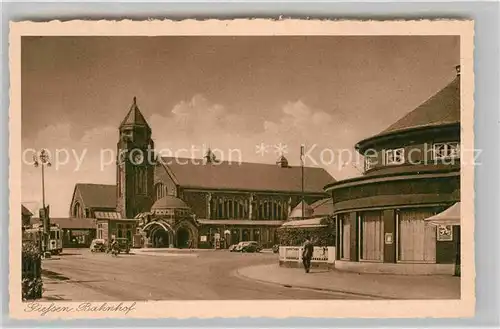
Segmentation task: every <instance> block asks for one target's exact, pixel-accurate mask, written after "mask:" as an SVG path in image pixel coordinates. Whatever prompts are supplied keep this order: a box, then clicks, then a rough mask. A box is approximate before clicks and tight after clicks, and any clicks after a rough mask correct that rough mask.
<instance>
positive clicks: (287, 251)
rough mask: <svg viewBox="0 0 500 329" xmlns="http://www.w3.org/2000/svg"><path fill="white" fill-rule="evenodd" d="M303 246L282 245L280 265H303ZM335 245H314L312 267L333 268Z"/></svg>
mask: <svg viewBox="0 0 500 329" xmlns="http://www.w3.org/2000/svg"><path fill="white" fill-rule="evenodd" d="M302 249H303V248H302V247H284V246H282V247H280V249H279V265H280V266H283V267H302V266H303V265H302ZM334 265H335V247H314V251H313V256H312V259H311V267H312V268H329V269H331V268H333V267H334Z"/></svg>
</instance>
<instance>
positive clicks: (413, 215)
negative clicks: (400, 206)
mask: <svg viewBox="0 0 500 329" xmlns="http://www.w3.org/2000/svg"><path fill="white" fill-rule="evenodd" d="M434 214H435V213H434V212H433V211H429V210H404V211H400V212H399V213H398V214H397V231H398V260H399V261H402V262H422V263H435V262H436V227H435V226H433V225H431V224H429V223H427V222H426V221H425V218H428V217H431V216H433V215H434Z"/></svg>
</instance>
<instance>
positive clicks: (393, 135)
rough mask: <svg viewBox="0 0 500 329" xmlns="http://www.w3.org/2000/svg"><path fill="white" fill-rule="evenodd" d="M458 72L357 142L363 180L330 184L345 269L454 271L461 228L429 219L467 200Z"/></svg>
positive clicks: (339, 264)
mask: <svg viewBox="0 0 500 329" xmlns="http://www.w3.org/2000/svg"><path fill="white" fill-rule="evenodd" d="M457 69H458V70H457V71H458V74H457V76H456V78H455V79H454V80H453V81H452V82H451V83H449V84H448V85H447V86H446V87H445V88H443V89H442V90H440V91H439V92H438V93H437V94H435V95H434V96H432V97H431V98H430V99H429V100H427V101H426V102H424V103H423V104H422V105H420V106H419V107H417V108H416V109H415V110H413V111H412V112H410V113H409V114H407V115H406V116H405V117H403V118H402V119H400V120H399V121H397V122H396V123H394V124H393V125H391V126H390V127H389V128H387V129H386V130H384V131H383V132H381V133H380V134H378V135H376V136H372V137H369V138H367V139H364V140H362V141H360V142H359V143H358V144H357V145H356V149H357V151H358V152H360V153H361V154H362V155H363V156H364V159H365V171H364V175H363V176H362V177H357V178H353V179H348V180H343V181H339V182H335V183H333V184H329V185H327V186H326V187H325V190H326V191H328V192H329V193H330V194H331V196H332V198H333V211H334V214H335V215H336V217H337V232H338V234H337V261H336V265H335V266H336V267H337V268H340V269H348V270H354V271H366V272H391V273H425V274H429V273H453V271H454V263H455V254H456V251H457V243H456V241H457V238H458V234H456V233H457V228H456V227H455V228H451V227H444V228H437V229H436V227H435V226H433V225H430V224H428V223H427V222H426V221H425V219H426V218H428V217H431V216H433V215H435V214H437V213H439V212H441V211H443V210H444V209H446V208H448V207H450V206H451V205H453V204H454V203H455V202H457V201H460V74H459V68H457ZM443 232H448V233H449V232H451V233H453V232H455V234H444V233H443Z"/></svg>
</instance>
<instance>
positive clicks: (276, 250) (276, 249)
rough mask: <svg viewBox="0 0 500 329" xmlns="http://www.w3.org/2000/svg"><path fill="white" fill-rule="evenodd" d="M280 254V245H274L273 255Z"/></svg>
mask: <svg viewBox="0 0 500 329" xmlns="http://www.w3.org/2000/svg"><path fill="white" fill-rule="evenodd" d="M279 252H280V245H279V244H275V245H274V246H273V253H275V254H277V253H279Z"/></svg>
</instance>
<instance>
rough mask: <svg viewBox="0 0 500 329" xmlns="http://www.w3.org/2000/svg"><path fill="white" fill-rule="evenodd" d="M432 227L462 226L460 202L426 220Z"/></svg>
mask: <svg viewBox="0 0 500 329" xmlns="http://www.w3.org/2000/svg"><path fill="white" fill-rule="evenodd" d="M425 220H426V221H428V222H429V224H432V225H436V226H437V225H460V202H457V203H455V204H454V205H453V206H451V207H450V208H448V209H446V210H445V211H443V212H440V213H439V214H437V215H434V216H432V217H429V218H426V219H425Z"/></svg>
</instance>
